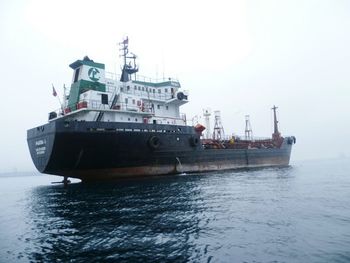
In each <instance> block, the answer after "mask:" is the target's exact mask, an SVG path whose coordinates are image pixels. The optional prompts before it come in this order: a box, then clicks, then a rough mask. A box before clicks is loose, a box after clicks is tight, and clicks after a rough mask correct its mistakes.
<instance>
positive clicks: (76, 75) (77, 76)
mask: <svg viewBox="0 0 350 263" xmlns="http://www.w3.org/2000/svg"><path fill="white" fill-rule="evenodd" d="M79 72H80V68H77V69H76V70H75V74H74V81H73V83H75V82H77V81H78V78H79Z"/></svg>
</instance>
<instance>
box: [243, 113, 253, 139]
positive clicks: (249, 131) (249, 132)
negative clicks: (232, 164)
mask: <svg viewBox="0 0 350 263" xmlns="http://www.w3.org/2000/svg"><path fill="white" fill-rule="evenodd" d="M244 134H245V139H246V140H253V130H252V126H251V125H250V118H249V115H245V131H244Z"/></svg>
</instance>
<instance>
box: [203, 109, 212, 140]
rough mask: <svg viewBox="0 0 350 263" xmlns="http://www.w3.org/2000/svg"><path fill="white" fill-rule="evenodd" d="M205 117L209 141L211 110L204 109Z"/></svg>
mask: <svg viewBox="0 0 350 263" xmlns="http://www.w3.org/2000/svg"><path fill="white" fill-rule="evenodd" d="M203 116H204V119H205V128H206V132H205V139H209V138H210V116H211V110H210V108H206V109H203Z"/></svg>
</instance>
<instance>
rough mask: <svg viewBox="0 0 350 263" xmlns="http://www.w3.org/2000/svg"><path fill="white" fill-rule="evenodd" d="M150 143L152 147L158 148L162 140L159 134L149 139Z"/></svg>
mask: <svg viewBox="0 0 350 263" xmlns="http://www.w3.org/2000/svg"><path fill="white" fill-rule="evenodd" d="M148 145H149V147H150V148H151V149H153V150H155V149H157V148H159V146H160V140H159V138H158V137H157V136H152V137H151V138H150V139H149V140H148Z"/></svg>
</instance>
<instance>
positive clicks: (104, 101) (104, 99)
mask: <svg viewBox="0 0 350 263" xmlns="http://www.w3.org/2000/svg"><path fill="white" fill-rule="evenodd" d="M101 103H102V104H108V94H101Z"/></svg>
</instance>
